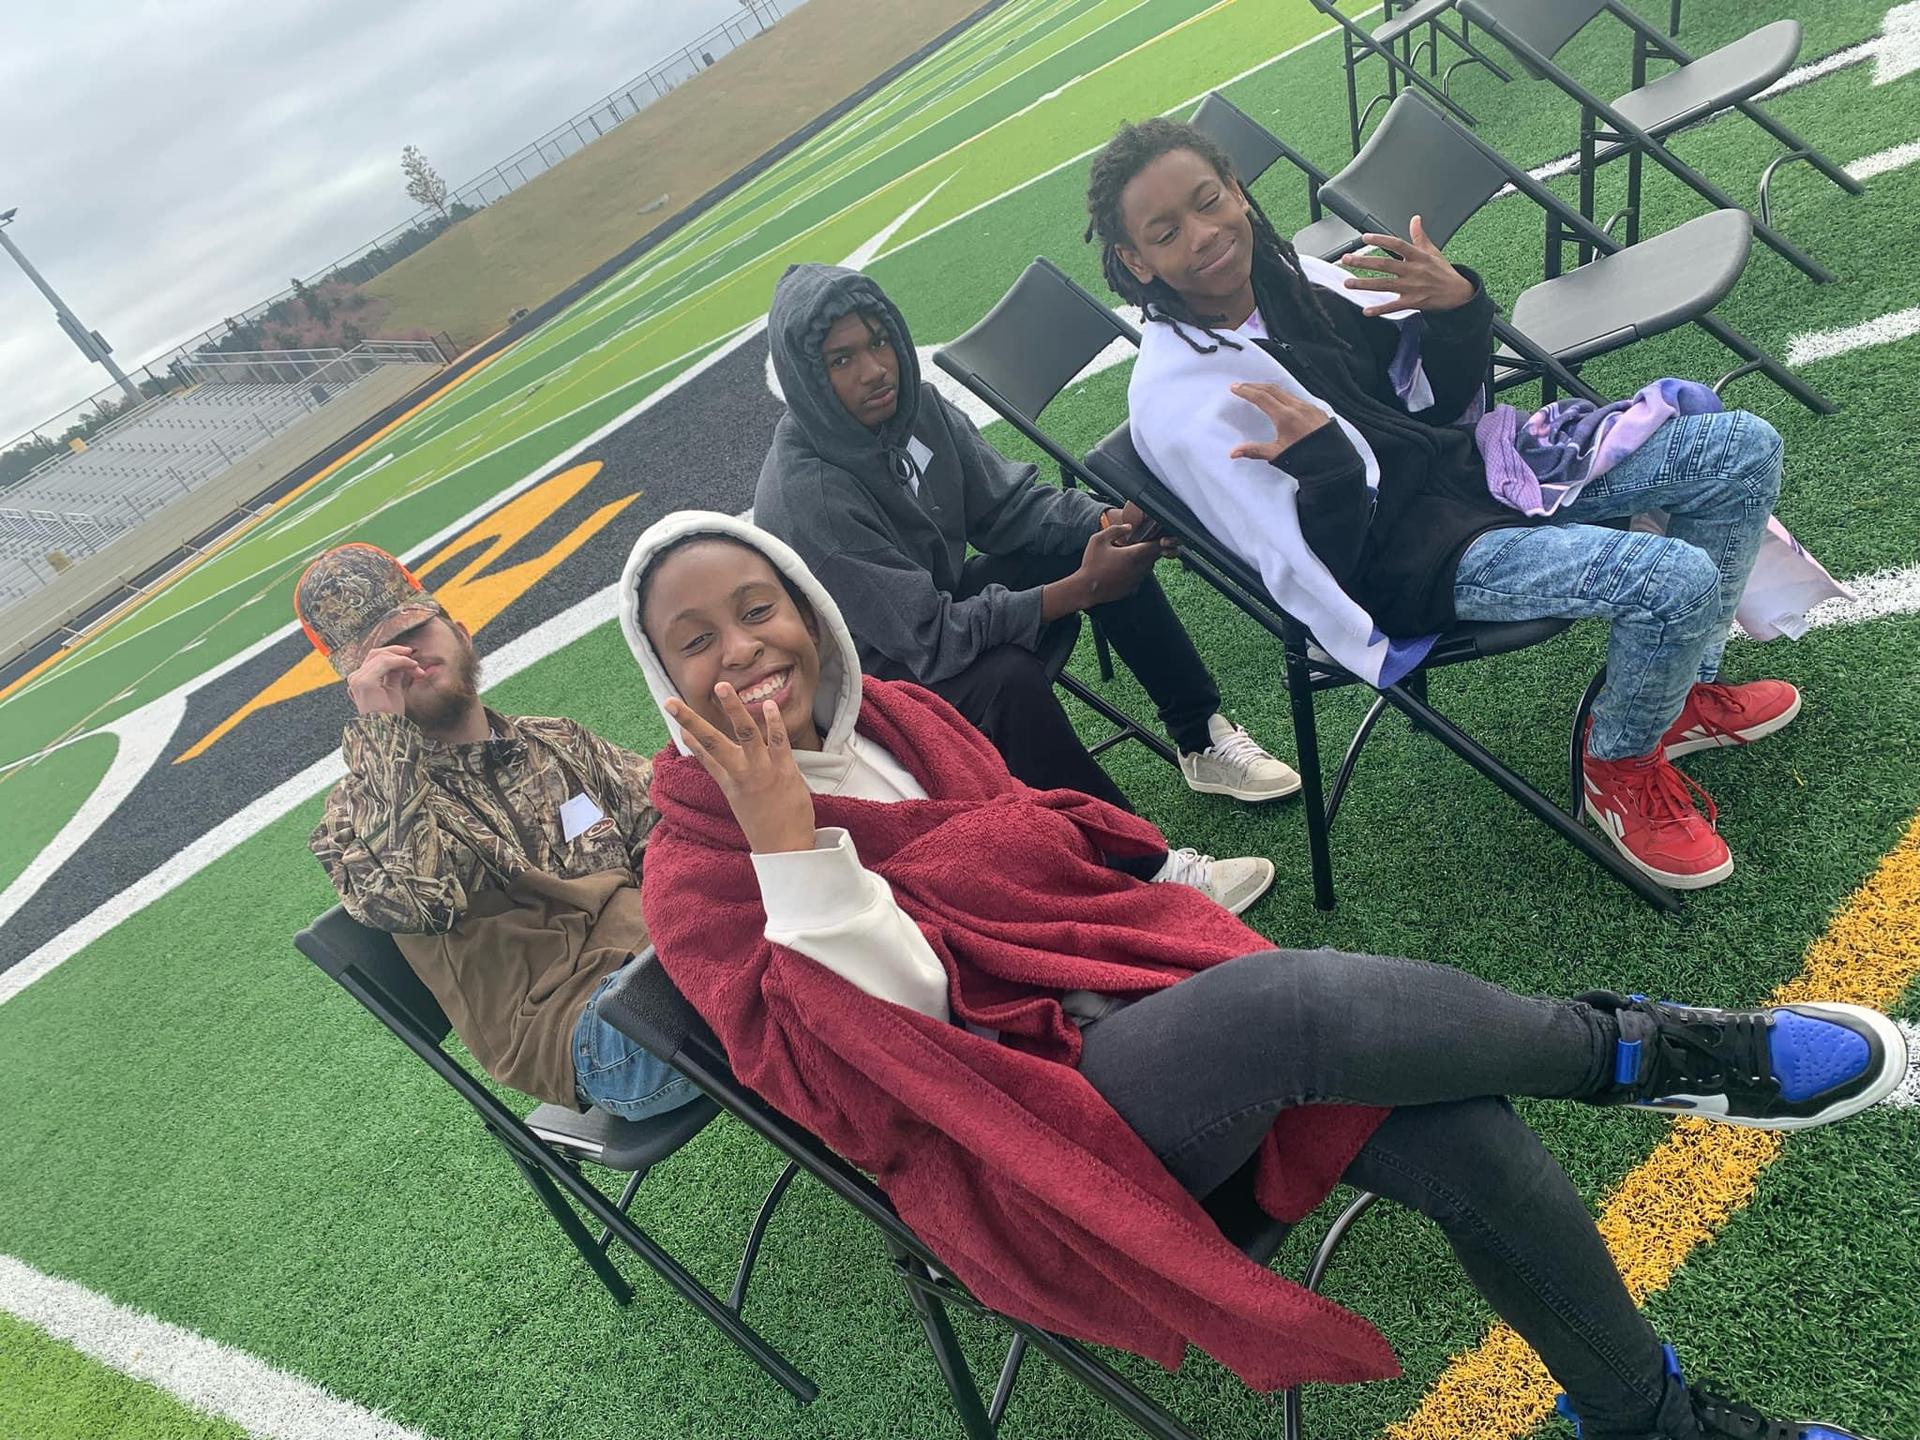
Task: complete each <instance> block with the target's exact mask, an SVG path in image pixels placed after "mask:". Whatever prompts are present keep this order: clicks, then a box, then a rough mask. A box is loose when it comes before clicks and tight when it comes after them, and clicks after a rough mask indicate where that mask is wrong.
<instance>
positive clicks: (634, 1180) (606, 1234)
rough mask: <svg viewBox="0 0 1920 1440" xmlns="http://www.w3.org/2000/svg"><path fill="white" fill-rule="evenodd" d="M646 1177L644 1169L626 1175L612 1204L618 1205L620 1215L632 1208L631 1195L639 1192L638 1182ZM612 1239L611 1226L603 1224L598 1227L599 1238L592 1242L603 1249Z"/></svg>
mask: <svg viewBox="0 0 1920 1440" xmlns="http://www.w3.org/2000/svg"><path fill="white" fill-rule="evenodd" d="M646 1178H647V1172H646V1171H644V1170H636V1171H634V1172H633V1174H631V1175H629V1176H628V1177H627V1183H626V1184H625V1185H624V1186H622V1187H621V1189H620V1198H619V1199H618V1200H616V1201H614V1204H616V1205H617V1206H619V1207H620V1213H621V1214H622V1215H624V1214H626V1213H627V1211H628V1210H629V1209H630V1208H632V1205H633V1197H634V1196H635V1195H638V1194H639V1193H640V1182H641V1181H642V1180H644V1179H646ZM612 1240H613V1230H612V1229H611V1227H608V1226H604V1225H603V1226H601V1227H600V1238H599V1239H597V1240H595V1241H594V1242H593V1243H594V1244H596V1245H598V1246H599V1247H600V1248H601V1249H602V1250H604V1249H606V1248H607V1246H608V1245H609V1244H610V1243H612Z"/></svg>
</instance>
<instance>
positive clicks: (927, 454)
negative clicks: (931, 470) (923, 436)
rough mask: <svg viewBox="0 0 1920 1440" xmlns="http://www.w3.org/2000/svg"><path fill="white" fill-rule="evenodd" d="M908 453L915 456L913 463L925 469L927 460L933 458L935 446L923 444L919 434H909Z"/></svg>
mask: <svg viewBox="0 0 1920 1440" xmlns="http://www.w3.org/2000/svg"><path fill="white" fill-rule="evenodd" d="M907 454H908V455H910V456H912V457H913V463H914V465H915V466H916V467H917V468H919V469H921V470H925V469H926V468H927V462H928V461H929V460H931V459H933V447H932V446H931V445H925V444H922V443H921V441H920V437H919V436H917V435H909V436H908V437H907Z"/></svg>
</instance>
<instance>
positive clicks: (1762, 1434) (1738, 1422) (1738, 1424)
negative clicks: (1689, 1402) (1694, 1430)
mask: <svg viewBox="0 0 1920 1440" xmlns="http://www.w3.org/2000/svg"><path fill="white" fill-rule="evenodd" d="M1710 1383H1711V1382H1710V1381H1709V1382H1703V1383H1701V1384H1698V1385H1693V1386H1690V1387H1689V1389H1691V1390H1692V1392H1693V1413H1694V1415H1695V1417H1696V1418H1697V1419H1698V1420H1699V1422H1700V1433H1701V1434H1702V1435H1703V1436H1706V1437H1710V1440H1800V1437H1801V1433H1802V1432H1801V1429H1800V1427H1799V1426H1798V1425H1795V1424H1794V1423H1792V1422H1791V1421H1788V1420H1769V1419H1768V1418H1767V1417H1766V1416H1764V1415H1762V1414H1761V1413H1760V1412H1759V1411H1758V1410H1756V1409H1754V1408H1753V1407H1752V1406H1751V1405H1743V1404H1741V1403H1740V1402H1739V1401H1737V1400H1727V1399H1724V1398H1723V1397H1721V1396H1719V1395H1716V1394H1714V1393H1713V1392H1712V1391H1711V1390H1709V1389H1708V1388H1707V1385H1708V1384H1710Z"/></svg>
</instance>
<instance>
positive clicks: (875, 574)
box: [754, 264, 1300, 806]
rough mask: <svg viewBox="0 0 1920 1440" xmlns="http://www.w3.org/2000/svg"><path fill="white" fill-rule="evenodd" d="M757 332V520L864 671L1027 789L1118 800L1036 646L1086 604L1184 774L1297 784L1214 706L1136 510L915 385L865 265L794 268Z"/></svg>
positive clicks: (902, 324) (1205, 785) (1236, 789)
mask: <svg viewBox="0 0 1920 1440" xmlns="http://www.w3.org/2000/svg"><path fill="white" fill-rule="evenodd" d="M768 329H769V345H770V348H771V351H772V357H773V368H774V373H775V375H776V376H777V377H778V379H779V382H780V388H781V391H782V393H783V395H784V398H785V399H786V402H787V407H788V408H787V413H786V415H785V416H783V417H782V418H781V420H780V424H779V426H778V428H777V429H776V430H775V431H774V437H773V444H772V447H771V449H770V450H769V452H768V454H767V459H766V464H765V465H764V466H763V468H762V470H761V472H760V484H759V488H758V490H757V491H756V493H755V495H754V516H755V519H756V520H757V521H758V522H759V523H760V524H761V525H763V526H765V527H766V528H767V529H768V530H771V531H772V532H773V533H774V534H776V535H778V536H779V537H780V538H781V539H783V540H785V541H786V542H787V543H788V544H790V545H792V546H793V547H794V548H795V549H796V550H798V551H799V552H800V554H801V555H802V556H804V557H805V558H806V561H807V563H808V564H809V565H810V566H812V567H813V568H814V570H815V572H816V573H818V574H819V576H820V577H821V579H823V580H824V581H825V582H826V584H827V588H828V589H830V590H831V591H832V592H833V594H834V598H835V599H836V600H838V601H839V602H840V606H841V608H842V609H843V610H844V611H845V612H846V615H847V620H848V623H849V624H851V625H852V627H853V634H854V638H855V640H856V642H857V643H858V644H859V646H860V658H861V661H862V663H863V664H865V665H866V666H867V668H868V670H869V672H870V673H872V674H876V675H883V676H887V677H889V678H891V679H896V680H913V681H917V682H918V683H919V684H922V685H925V686H927V687H929V688H930V689H932V690H933V691H934V692H935V693H937V694H939V695H940V696H942V697H943V698H945V699H946V700H947V701H949V702H950V703H951V704H952V705H953V706H954V707H955V708H957V709H958V710H959V711H960V713H961V714H963V715H965V716H966V717H967V718H968V719H969V720H970V721H972V722H973V723H974V724H975V725H977V726H979V727H980V729H981V730H982V731H983V732H984V733H985V734H986V736H987V738H989V739H990V740H992V741H993V742H994V745H995V746H996V747H997V748H998V749H999V750H1000V752H1001V754H1002V755H1004V756H1005V757H1006V760H1007V764H1008V766H1009V767H1010V768H1011V769H1012V770H1013V773H1014V774H1016V775H1018V776H1019V777H1020V778H1021V779H1022V780H1024V781H1026V782H1027V783H1028V784H1030V785H1033V786H1036V787H1038V788H1041V789H1050V788H1055V787H1065V788H1067V789H1072V790H1080V791H1083V792H1084V793H1086V794H1089V795H1097V796H1099V797H1100V798H1101V799H1103V800H1107V801H1109V802H1111V803H1113V804H1117V805H1122V806H1124V805H1126V804H1127V801H1126V799H1125V797H1124V796H1123V795H1122V794H1121V792H1120V790H1119V788H1118V787H1117V786H1116V785H1115V784H1114V783H1113V781H1112V780H1111V779H1110V778H1109V777H1108V776H1107V773H1106V772H1105V771H1104V770H1102V769H1101V768H1100V766H1099V764H1098V763H1096V762H1095V760H1094V759H1093V757H1092V756H1091V755H1089V754H1088V753H1087V750H1086V747H1085V746H1084V745H1082V744H1081V742H1080V739H1079V737H1078V736H1077V735H1076V734H1075V732H1074V729H1073V724H1072V722H1071V721H1070V720H1069V719H1068V718H1067V715H1066V712H1065V711H1064V710H1063V709H1062V708H1061V706H1060V702H1059V700H1058V699H1057V698H1055V696H1054V693H1053V683H1052V680H1051V679H1050V677H1049V676H1048V675H1047V673H1046V669H1045V667H1044V666H1043V665H1042V664H1041V663H1040V660H1039V658H1038V654H1037V652H1038V651H1039V650H1040V649H1041V648H1042V646H1043V644H1044V639H1043V637H1045V636H1046V635H1048V634H1049V633H1050V627H1052V626H1054V625H1055V624H1057V623H1062V622H1064V623H1068V624H1072V623H1076V622H1075V621H1074V620H1073V619H1072V617H1073V616H1074V614H1075V612H1078V611H1086V612H1088V613H1089V614H1091V615H1092V616H1093V617H1094V618H1095V619H1096V620H1098V621H1099V622H1100V623H1101V625H1102V627H1103V629H1104V630H1105V632H1106V634H1107V635H1108V636H1109V637H1110V638H1111V640H1112V643H1113V648H1114V649H1115V650H1117V651H1119V652H1120V658H1121V659H1122V660H1123V661H1125V662H1126V665H1127V667H1128V668H1129V669H1130V670H1132V671H1133V672H1134V674H1135V675H1136V676H1137V677H1138V678H1139V680H1140V683H1141V685H1142V687H1143V688H1144V689H1145V690H1146V692H1147V693H1148V695H1150V696H1151V697H1152V698H1153V701H1154V704H1155V705H1156V706H1157V707H1158V709H1159V711H1160V719H1161V722H1162V723H1163V724H1164V725H1165V726H1166V728H1167V731H1168V733H1169V734H1170V735H1171V736H1172V737H1173V741H1174V743H1175V745H1176V746H1177V747H1178V749H1179V751H1180V770H1181V773H1182V775H1183V776H1184V777H1185V779H1186V782H1187V784H1188V785H1189V786H1190V787H1191V788H1192V789H1194V790H1196V791H1198V792H1200V793H1202V794H1214V795H1229V796H1232V797H1233V798H1235V799H1238V800H1244V801H1271V800H1278V799H1281V798H1282V797H1284V796H1288V795H1292V794H1294V793H1296V792H1297V791H1298V790H1299V788H1300V777H1299V775H1297V774H1296V773H1295V772H1294V771H1293V769H1292V768H1291V767H1290V766H1288V765H1285V764H1283V763H1282V762H1281V761H1279V760H1276V759H1275V758H1274V757H1273V756H1271V755H1269V754H1268V753H1267V752H1266V751H1265V750H1264V749H1262V748H1261V746H1260V745H1259V744H1258V743H1257V742H1256V741H1255V740H1254V739H1253V738H1252V736H1250V735H1248V734H1247V732H1246V731H1245V730H1244V729H1242V728H1241V727H1239V726H1237V725H1235V724H1234V723H1233V722H1232V721H1230V720H1228V719H1227V718H1226V717H1225V716H1224V715H1222V714H1221V713H1220V690H1219V687H1218V686H1217V685H1216V684H1215V683H1214V678H1213V676H1212V675H1211V674H1210V673H1209V672H1208V670H1207V667H1206V663H1205V662H1204V661H1203V660H1202V659H1201V658H1200V656H1199V654H1198V653H1197V652H1196V651H1195V650H1194V647H1193V641H1192V640H1191V639H1190V638H1189V637H1188V635H1187V632H1186V630H1185V629H1184V628H1183V627H1182V625H1181V624H1180V620H1179V618H1178V617H1177V616H1176V615H1175V614H1174V613H1173V608H1172V606H1170V605H1169V604H1168V603H1167V597H1166V595H1165V594H1164V593H1162V591H1161V589H1160V587H1159V586H1158V585H1157V584H1156V583H1155V582H1154V580H1153V564H1154V562H1155V561H1156V560H1157V559H1159V558H1160V555H1161V553H1162V550H1161V547H1160V546H1159V545H1158V544H1157V543H1150V542H1152V541H1153V538H1154V537H1153V535H1152V533H1151V531H1150V529H1149V527H1148V526H1147V525H1146V517H1145V516H1144V515H1142V514H1140V512H1139V510H1138V509H1137V508H1134V507H1129V508H1126V509H1118V510H1113V509H1108V508H1107V507H1106V506H1105V505H1103V504H1101V503H1100V502H1099V501H1097V500H1095V499H1094V498H1093V497H1092V496H1090V495H1088V494H1086V493H1084V492H1083V491H1079V490H1072V489H1064V488H1062V487H1060V486H1057V485H1048V484H1045V483H1043V482H1042V481H1041V480H1040V478H1039V476H1038V474H1037V472H1036V471H1035V469H1034V467H1033V466H1032V465H1025V464H1016V463H1015V462H1013V461H1011V460H1008V459H1007V458H1006V457H1005V456H1003V455H1001V454H1000V453H999V452H998V451H996V450H995V449H993V447H992V446H990V445H988V444H987V442H986V441H985V440H983V439H982V438H981V436H980V433H979V431H978V430H976V429H975V428H974V426H973V423H972V421H970V420H969V419H968V418H967V417H966V415H965V414H963V413H962V412H961V411H960V410H959V409H957V408H956V407H955V406H953V405H952V404H950V403H949V402H948V401H947V400H946V399H945V397H943V396H942V395H941V394H940V393H939V392H938V391H937V390H935V389H934V388H933V386H932V385H930V384H926V383H924V382H923V381H922V380H921V378H920V368H919V361H918V358H917V356H916V354H915V352H914V347H913V337H912V336H911V335H910V334H909V333H908V332H907V323H906V320H905V318H904V317H903V316H902V315H901V313H900V310H899V308H898V307H897V306H896V305H895V304H894V303H893V301H892V300H890V299H889V298H888V297H887V295H886V293H885V292H884V291H882V290H881V288H880V287H879V286H878V285H876V284H874V282H873V281H872V280H870V279H868V278H867V277H866V276H865V275H862V274H860V273H859V272H857V271H853V270H846V269H841V268H839V267H837V266H831V265H811V264H809V265H795V266H793V267H792V268H791V269H790V270H788V271H787V273H786V274H785V275H784V276H783V277H782V278H781V280H780V284H779V286H778V288H777V289H776V290H775V292H774V298H773V311H772V314H771V316H770V317H769V320H768ZM969 549H973V550H977V551H979V552H980V553H979V554H977V555H972V556H969V554H968V551H969Z"/></svg>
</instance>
